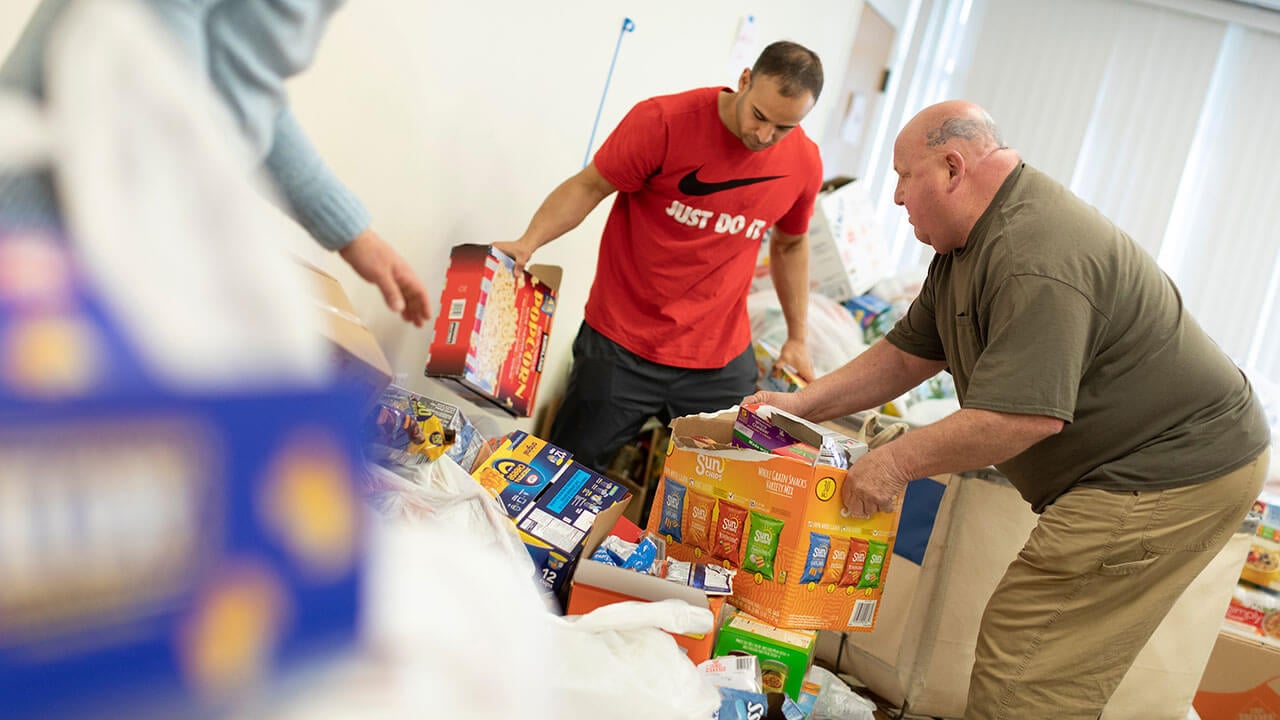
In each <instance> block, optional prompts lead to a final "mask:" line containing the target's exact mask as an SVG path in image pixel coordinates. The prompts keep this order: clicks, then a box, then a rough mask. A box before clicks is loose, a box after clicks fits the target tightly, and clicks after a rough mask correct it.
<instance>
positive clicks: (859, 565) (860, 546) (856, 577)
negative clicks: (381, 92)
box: [837, 537, 880, 587]
mask: <svg viewBox="0 0 1280 720" xmlns="http://www.w3.org/2000/svg"><path fill="white" fill-rule="evenodd" d="M867 545H868V543H867V541H866V540H863V539H862V538H856V537H851V538H849V554H848V556H847V559H846V560H845V561H844V572H843V573H842V574H841V575H840V582H839V583H837V584H838V585H840V586H841V587H847V586H851V585H857V584H858V583H859V582H861V580H862V571H863V569H864V568H866V565H867ZM876 577H877V578H879V577H880V571H879V570H877V571H876Z"/></svg>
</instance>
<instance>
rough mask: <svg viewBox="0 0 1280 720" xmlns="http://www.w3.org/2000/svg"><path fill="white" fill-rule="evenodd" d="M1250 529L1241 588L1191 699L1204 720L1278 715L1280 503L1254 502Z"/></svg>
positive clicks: (1269, 500)
mask: <svg viewBox="0 0 1280 720" xmlns="http://www.w3.org/2000/svg"><path fill="white" fill-rule="evenodd" d="M1251 524H1256V530H1255V532H1254V535H1253V537H1252V538H1250V546H1249V554H1248V557H1247V558H1246V560H1245V564H1244V569H1243V570H1242V571H1241V573H1240V584H1239V585H1238V586H1237V587H1236V590H1235V594H1234V595H1233V596H1232V598H1231V604H1230V605H1229V606H1228V608H1227V619H1226V623H1225V625H1224V627H1223V631H1222V632H1221V633H1220V634H1219V635H1218V642H1217V644H1216V645H1214V648H1213V654H1212V655H1211V656H1210V657H1209V664H1208V666H1207V667H1206V668H1205V673H1204V677H1203V678H1201V681H1200V687H1199V690H1198V691H1197V693H1196V697H1195V709H1196V712H1197V713H1199V715H1200V717H1201V718H1203V719H1204V720H1219V719H1225V718H1231V720H1235V718H1245V717H1249V718H1252V717H1272V716H1274V713H1275V712H1276V711H1277V710H1280V497H1276V496H1266V495H1264V496H1263V497H1261V498H1259V499H1258V501H1257V502H1255V503H1254V507H1253V512H1252V513H1250V520H1249V521H1248V522H1247V523H1246V527H1249V526H1250V525H1251Z"/></svg>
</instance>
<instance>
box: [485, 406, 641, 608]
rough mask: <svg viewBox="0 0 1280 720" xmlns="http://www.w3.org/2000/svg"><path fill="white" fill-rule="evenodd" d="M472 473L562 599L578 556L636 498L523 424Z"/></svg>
mask: <svg viewBox="0 0 1280 720" xmlns="http://www.w3.org/2000/svg"><path fill="white" fill-rule="evenodd" d="M472 476H473V477H475V479H476V480H477V481H478V482H479V483H480V485H481V486H482V487H484V488H485V489H486V490H488V491H489V493H490V494H491V495H493V496H494V497H496V498H497V499H498V502H499V504H500V505H501V506H502V509H503V511H504V512H506V514H507V516H508V517H510V518H511V519H512V521H513V522H514V523H515V524H516V527H517V528H518V529H519V531H520V538H521V540H523V541H524V544H525V547H526V548H527V549H528V550H529V554H530V556H531V557H532V558H533V562H534V568H535V571H536V574H537V578H538V580H539V582H540V583H541V584H542V588H543V590H544V591H545V592H546V593H547V594H549V595H551V596H554V597H556V598H557V599H560V600H563V590H564V589H565V588H566V581H567V580H568V578H569V575H570V574H571V572H572V570H573V567H574V564H575V563H576V562H577V560H578V558H579V556H581V555H582V554H583V553H584V552H585V553H586V554H588V555H589V554H591V552H593V551H594V550H595V548H596V547H597V546H598V545H599V544H600V541H601V540H602V539H603V538H604V536H605V535H607V534H608V532H609V529H610V528H612V527H613V525H614V523H615V522H617V520H618V518H619V517H621V516H622V513H623V512H624V511H625V510H626V506H627V504H628V503H629V502H630V501H631V494H630V493H629V492H627V489H626V488H624V487H623V486H621V485H619V484H618V483H615V482H614V481H612V480H610V479H609V478H606V477H605V476H603V475H600V474H599V473H597V472H595V471H594V470H592V469H590V468H588V467H586V466H585V465H583V464H582V463H579V462H576V461H574V460H573V459H572V458H571V456H570V455H569V453H568V452H566V451H564V450H562V449H560V448H558V447H556V446H554V445H551V444H550V443H548V442H546V441H545V440H542V439H539V438H537V437H534V436H532V435H529V434H528V433H525V432H523V431H519V430H517V431H515V432H513V433H511V434H510V435H508V436H507V438H506V439H505V440H503V442H502V444H501V445H500V446H499V447H498V449H497V450H496V451H495V452H494V453H493V454H492V455H490V456H489V457H488V458H487V459H485V460H484V461H483V462H481V463H480V465H479V466H478V467H476V469H475V471H474V472H473V473H472Z"/></svg>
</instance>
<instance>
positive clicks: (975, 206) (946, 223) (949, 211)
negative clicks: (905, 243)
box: [893, 100, 1019, 253]
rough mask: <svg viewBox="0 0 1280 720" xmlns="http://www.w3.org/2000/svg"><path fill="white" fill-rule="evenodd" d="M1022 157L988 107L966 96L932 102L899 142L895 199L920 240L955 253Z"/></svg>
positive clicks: (895, 148) (895, 153)
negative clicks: (1007, 141)
mask: <svg viewBox="0 0 1280 720" xmlns="http://www.w3.org/2000/svg"><path fill="white" fill-rule="evenodd" d="M1018 162H1019V158H1018V156H1017V153H1015V152H1013V151H1011V150H1009V149H1008V148H1007V147H1005V145H1004V142H1003V141H1002V140H1001V138H1000V131H999V129H997V128H996V124H995V123H994V122H993V121H992V120H991V116H990V115H988V114H987V111H986V110H983V109H982V108H981V107H979V106H977V105H975V104H974V103H971V102H968V101H965V100H950V101H947V102H943V103H938V104H937V105H931V106H929V107H927V108H925V109H924V110H921V111H920V113H919V114H917V115H916V116H915V117H914V118H912V119H911V121H910V122H908V123H907V125H906V127H904V128H902V132H900V133H898V140H897V142H896V143H894V146H893V166H894V170H895V171H896V172H897V173H898V186H897V188H896V189H895V191H894V202H896V203H898V204H899V205H902V206H903V207H905V208H906V209H907V213H908V220H909V221H910V222H911V224H912V226H913V227H914V228H915V231H916V237H917V238H919V239H920V241H921V242H923V243H926V244H928V245H931V246H932V247H933V248H934V249H935V250H937V251H938V252H940V253H945V252H950V251H951V250H955V249H957V248H961V247H964V244H965V242H966V240H967V238H968V235H969V231H970V230H972V228H973V225H974V223H976V222H977V219H978V217H979V216H981V214H982V212H983V211H984V210H985V209H986V207H987V206H988V205H989V204H990V203H991V200H992V198H993V197H994V196H995V193H996V191H997V190H999V188H1000V185H1001V184H1002V183H1003V182H1004V179H1005V178H1006V177H1008V175H1009V172H1010V171H1012V170H1013V168H1014V167H1015V166H1016V165H1017V164H1018Z"/></svg>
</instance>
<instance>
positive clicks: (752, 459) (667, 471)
mask: <svg viewBox="0 0 1280 720" xmlns="http://www.w3.org/2000/svg"><path fill="white" fill-rule="evenodd" d="M770 410H771V411H772V412H774V413H778V412H780V411H778V410H776V409H772V408H770ZM735 417H736V409H730V410H725V411H721V412H719V413H716V414H714V415H690V416H687V417H682V418H676V419H675V420H673V421H672V422H671V430H672V442H671V444H670V446H669V448H668V455H667V460H666V465H665V467H664V469H663V476H662V480H661V482H660V483H659V485H658V488H657V492H656V493H655V495H654V498H653V503H654V504H653V508H652V511H651V512H650V514H649V525H648V529H649V530H650V531H652V532H655V533H659V534H662V535H663V536H664V537H665V538H666V539H667V555H668V557H672V558H675V559H677V560H685V561H696V562H711V561H714V562H718V563H720V564H722V565H724V566H726V567H730V568H735V569H738V571H739V572H738V574H737V576H736V577H735V578H734V584H733V587H734V593H733V597H732V599H731V601H730V602H731V603H732V604H733V605H734V606H736V607H739V608H741V609H743V610H745V611H746V612H748V613H750V614H752V615H754V616H756V617H758V618H760V619H761V620H764V621H765V622H768V623H770V624H772V625H775V626H777V627H782V628H800V629H815V630H838V631H848V632H869V631H871V630H872V629H874V627H875V619H876V615H877V612H878V609H879V607H878V606H879V601H880V597H881V594H882V593H883V589H884V581H885V579H886V578H887V577H888V575H889V564H890V562H889V561H890V557H891V556H892V553H893V542H894V538H895V536H896V534H897V530H898V519H899V517H900V513H899V511H897V510H895V511H894V512H892V513H880V514H877V515H874V516H872V517H871V518H868V519H859V518H851V517H848V514H847V512H846V511H845V510H844V507H843V504H842V503H841V500H840V487H841V484H842V483H843V482H844V477H845V470H843V469H840V468H837V467H832V466H829V465H824V464H821V463H819V464H816V465H815V464H811V463H808V462H803V461H801V460H798V459H794V458H789V457H781V456H778V455H771V454H767V453H763V452H758V451H756V450H750V449H743V448H735V449H727V450H712V449H706V448H702V447H698V446H697V445H696V444H693V443H689V442H684V441H683V438H686V437H690V436H705V437H708V438H711V439H713V440H716V441H723V442H725V443H727V442H728V441H729V438H730V437H732V435H733V424H734V418H735ZM790 420H791V421H792V422H791V423H789V426H788V431H790V432H793V434H794V433H795V432H801V433H804V434H807V435H809V437H800V438H799V439H801V440H802V441H804V442H807V443H809V444H811V445H813V446H815V447H820V446H821V445H822V435H824V434H831V433H832V431H831V430H827V429H826V428H822V427H819V426H817V425H813V424H810V423H805V422H804V421H800V420H798V419H796V418H790ZM842 440H843V441H844V444H845V446H846V447H851V448H852V449H853V450H854V452H853V453H852V454H854V455H855V456H858V455H861V453H865V452H866V446H865V445H861V444H860V443H856V441H852V440H849V439H848V438H842ZM851 460H856V457H854V458H851ZM669 489H670V493H671V497H670V498H668V492H669ZM697 494H701V495H703V496H709V497H713V498H715V499H716V503H715V506H716V507H715V510H716V513H715V517H713V518H712V519H711V533H712V539H713V547H712V548H710V549H711V550H715V551H716V553H719V554H721V555H723V554H724V552H725V551H726V550H730V551H735V552H736V553H737V557H736V558H722V557H713V555H714V554H715V553H709V552H708V548H706V547H702V546H700V545H699V544H698V543H691V542H690V536H691V535H692V534H694V533H691V532H690V529H691V528H692V529H694V530H700V529H701V524H700V523H701V522H702V520H701V518H693V517H691V515H692V512H693V510H694V509H696V508H693V507H692V506H691V505H692V504H691V503H690V502H689V499H690V498H694V497H697ZM668 500H669V502H666V501H668ZM664 502H666V506H665V507H664ZM738 508H742V509H745V510H746V512H747V515H748V521H747V522H746V523H745V527H742V526H743V525H744V523H743V522H742V517H741V515H742V513H741V512H740V511H739V510H738ZM704 512H705V510H704ZM677 513H679V517H680V518H681V523H680V525H681V532H680V536H679V537H677V536H676V533H674V532H670V533H662V532H661V531H660V530H659V525H660V524H661V521H662V518H663V516H664V515H666V516H667V517H668V519H669V521H670V519H671V518H674V517H675V516H676V514H677ZM762 518H764V519H763V520H762ZM767 519H772V520H774V521H781V527H780V528H778V523H777V522H771V521H769V520H767ZM722 521H723V522H722ZM668 527H670V525H669V526H668ZM739 531H740V532H741V533H742V536H741V540H740V541H739V542H736V543H735V542H733V540H734V538H735V537H736V536H735V535H733V533H736V532H739ZM771 535H773V537H771ZM717 538H719V539H724V540H727V542H726V543H725V544H724V545H722V546H716V545H715V543H714V540H716V539H717ZM852 538H860V539H863V540H866V541H867V542H868V544H869V547H870V548H872V549H873V550H874V551H875V552H876V554H878V555H882V557H877V558H874V561H875V562H877V563H880V565H879V573H878V575H877V576H876V577H874V578H871V579H870V580H869V581H867V582H859V583H857V584H856V585H852V584H846V585H842V584H840V582H839V581H840V578H841V574H842V572H843V568H836V569H835V571H834V572H824V570H825V569H826V564H827V562H828V559H829V555H832V554H833V553H832V549H836V548H847V547H849V544H850V539H852ZM735 546H736V547H735ZM748 549H750V552H748ZM841 552H843V551H841ZM748 554H750V555H751V559H750V560H748V558H747V555H748ZM835 554H837V555H838V554H839V553H835ZM762 556H763V557H762ZM770 556H771V557H770ZM770 561H771V562H770ZM744 562H745V563H746V564H747V566H748V567H753V566H754V567H760V566H770V567H772V577H771V578H770V577H766V574H765V573H763V572H750V571H749V570H744V569H743V564H744Z"/></svg>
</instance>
